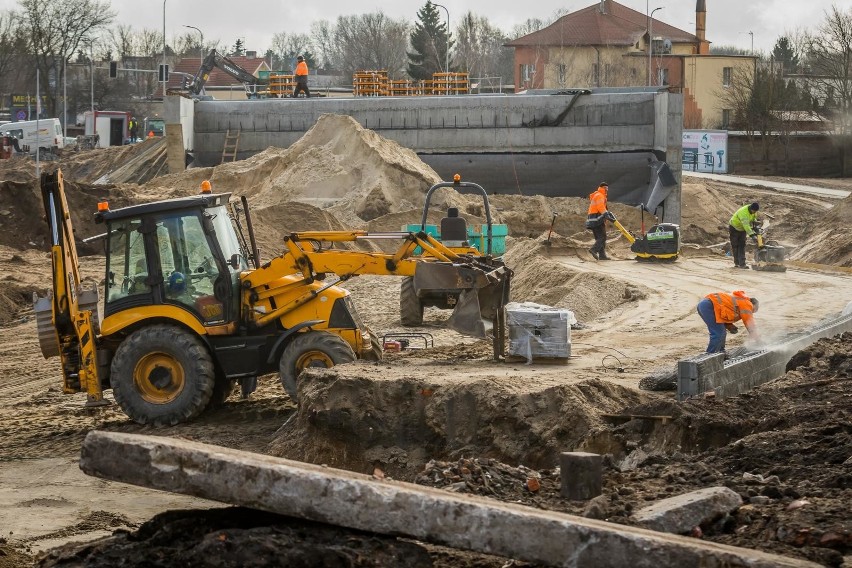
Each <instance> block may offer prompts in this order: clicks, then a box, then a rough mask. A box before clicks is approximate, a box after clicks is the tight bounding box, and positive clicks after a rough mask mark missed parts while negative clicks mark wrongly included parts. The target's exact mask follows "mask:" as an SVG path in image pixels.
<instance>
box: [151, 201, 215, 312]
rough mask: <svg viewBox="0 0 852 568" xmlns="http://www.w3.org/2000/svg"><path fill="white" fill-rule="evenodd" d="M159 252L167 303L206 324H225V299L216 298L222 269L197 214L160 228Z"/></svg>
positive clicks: (164, 222)
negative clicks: (217, 284) (177, 306)
mask: <svg viewBox="0 0 852 568" xmlns="http://www.w3.org/2000/svg"><path fill="white" fill-rule="evenodd" d="M156 235H157V236H156V238H157V249H158V250H159V254H160V262H161V265H162V269H163V279H164V282H163V285H164V288H165V300H166V302H167V303H177V304H180V305H182V306H183V307H186V308H188V309H190V310H192V311H193V312H195V313H196V314H197V315H198V316H199V317H200V318H201V320H202V321H204V322H205V323H207V324H210V323H216V322H220V321H224V319H225V305H224V300H225V298H217V296H216V292H217V289H216V283H217V280H218V279H219V267H218V266H217V263H216V256H215V253H214V252H213V250H212V248H211V246H210V242H209V241H208V239H207V235H206V234H205V233H204V229H203V226H202V222H201V217H200V216H199V214H198V213H197V212H195V211H194V212H192V213H188V214H182V215H174V216H170V217H167V218H164V219H162V220H161V221H160V222H159V223H158V224H157V231H156Z"/></svg>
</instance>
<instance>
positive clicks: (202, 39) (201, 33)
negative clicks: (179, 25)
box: [183, 24, 204, 65]
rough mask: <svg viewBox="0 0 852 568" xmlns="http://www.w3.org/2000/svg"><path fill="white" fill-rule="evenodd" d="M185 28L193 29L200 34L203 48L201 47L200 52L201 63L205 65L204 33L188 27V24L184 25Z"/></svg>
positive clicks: (193, 27)
mask: <svg viewBox="0 0 852 568" xmlns="http://www.w3.org/2000/svg"><path fill="white" fill-rule="evenodd" d="M183 27H185V28H190V29H193V30H195V31H197V32H198V33H199V35H200V36H201V46H200V48H199V50H198V52H199V53H200V54H201V63H204V32H202V31H201V30H199V29H198V28H196V27H195V26H187V25H186V24H184V25H183ZM199 65H200V64H199Z"/></svg>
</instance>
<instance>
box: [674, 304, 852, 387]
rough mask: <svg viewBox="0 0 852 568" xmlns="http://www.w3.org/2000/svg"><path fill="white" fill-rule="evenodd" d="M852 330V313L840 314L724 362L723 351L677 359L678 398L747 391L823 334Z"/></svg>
mask: <svg viewBox="0 0 852 568" xmlns="http://www.w3.org/2000/svg"><path fill="white" fill-rule="evenodd" d="M846 332H852V314H845V313H844V314H838V315H836V316H833V317H830V318H827V319H825V320H823V321H821V322H819V323H817V324H816V325H814V326H813V327H811V328H809V329H806V330H805V331H803V332H801V333H797V334H795V335H793V336H792V337H791V338H789V339H787V340H786V341H783V342H781V343H778V344H776V345H773V346H772V347H771V348H770V349H766V350H764V351H758V352H755V353H753V354H749V355H746V356H743V357H737V358H736V359H732V360H730V361H725V360H724V356H723V355H722V354H721V353H702V354H700V355H696V356H695V357H690V358H688V359H683V360H681V361H678V364H677V369H678V379H677V399H678V400H679V401H683V400H686V399H688V398H691V397H694V396H701V395H703V394H705V393H708V392H710V391H712V392H713V393H714V395H715V396H717V397H719V398H724V397H728V396H735V395H738V394H741V393H744V392H746V391H748V390H750V389H753V388H754V387H756V386H758V385H761V384H763V383H766V382H769V381H771V380H774V379H777V378H778V377H780V376H782V375H783V374H784V372H785V369H786V366H787V362H788V361H789V360H790V359H791V358H792V357H793V355H795V354H796V353H797V352H798V351H801V350H802V349H805V348H806V347H808V346H810V345H812V344H813V343H816V341H817V340H819V339H822V338H824V337H833V336H835V335H839V334H841V333H846Z"/></svg>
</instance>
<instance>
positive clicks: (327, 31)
mask: <svg viewBox="0 0 852 568" xmlns="http://www.w3.org/2000/svg"><path fill="white" fill-rule="evenodd" d="M311 44H313V46H314V50H315V52H316V57H317V65H319V66H321V67H323V68H326V69H328V68H331V67H333V64H332V60H333V59H334V26H333V25H332V24H331V22H329V21H328V20H317V21H315V22H313V23H312V24H311Z"/></svg>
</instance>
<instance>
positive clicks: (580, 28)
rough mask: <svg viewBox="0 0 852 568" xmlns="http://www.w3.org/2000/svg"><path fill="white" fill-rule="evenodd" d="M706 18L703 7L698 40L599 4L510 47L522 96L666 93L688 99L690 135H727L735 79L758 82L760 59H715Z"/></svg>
mask: <svg viewBox="0 0 852 568" xmlns="http://www.w3.org/2000/svg"><path fill="white" fill-rule="evenodd" d="M706 17H707V10H706V3H705V0H697V2H696V15H695V21H696V30H695V34H692V33H689V32H686V31H683V30H680V29H678V28H675V27H673V26H670V25H668V24H666V23H664V22H660V21H659V20H656V19H653V20H650V21H649V19H648V18H647V17H646V16H645V14H642V13H640V12H637V11H636V10H633V9H631V8H628V7H627V6H624V5H622V4H619V3H618V2H614V1H613V0H601V1H600V2H598V3H596V4H594V5H592V6H588V7H586V8H583V9H581V10H578V11H576V12H573V13H571V14H567V15H565V16H563V17H561V18H559V20H557V21H556V22H554V23H553V24H551V25H550V26H548V27H546V28H543V29H541V30H538V31H536V32H533V33H531V34H529V35H526V36H523V37H520V38H518V39H515V40H513V41H511V42H509V43H508V44H506V45H507V46H508V47H512V48H514V49H515V85H516V90H517V91H523V90H527V89H563V88H588V87H632V86H668V87H669V88H670V89H671V90H672V91H675V92H682V93H683V94H684V125H685V126H686V127H687V128H724V127H725V126H727V124H728V121H729V120H730V119H731V118H732V116H731V112H732V109H731V108H729V107H730V106H731V105H730V103H728V102H727V100H726V99H727V97H726V89H728V88H730V85H731V83H732V77H734V76H736V75H737V73H741V72H742V71H745V72H746V73H751V74H752V76H753V73H754V62H755V58H754V57H750V56H729V55H710V42H709V41H707V39H706V37H705V22H706ZM649 31H650V34H649ZM651 34H652V35H653V39H651ZM649 55H650V57H649Z"/></svg>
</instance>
